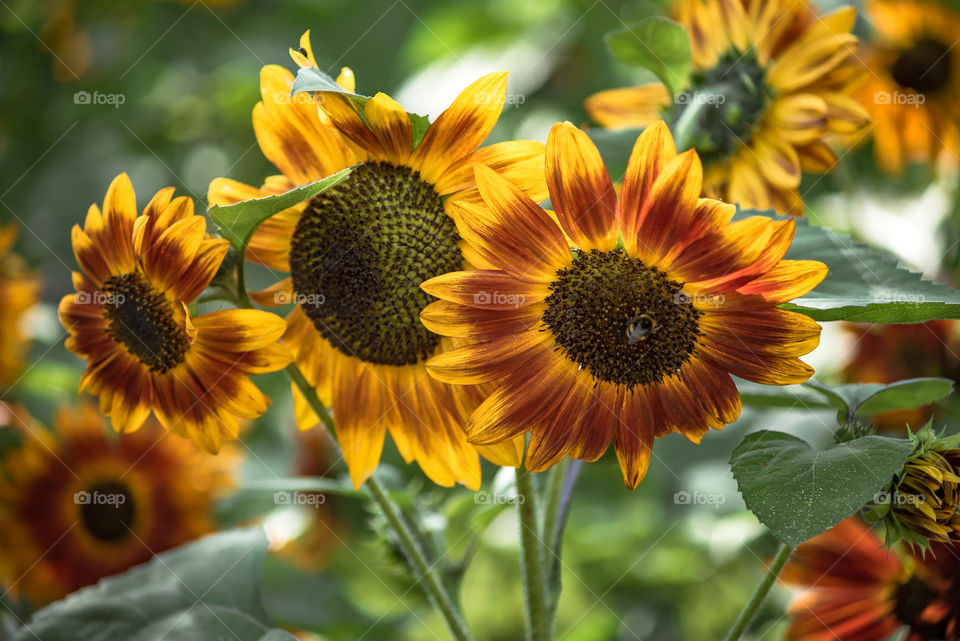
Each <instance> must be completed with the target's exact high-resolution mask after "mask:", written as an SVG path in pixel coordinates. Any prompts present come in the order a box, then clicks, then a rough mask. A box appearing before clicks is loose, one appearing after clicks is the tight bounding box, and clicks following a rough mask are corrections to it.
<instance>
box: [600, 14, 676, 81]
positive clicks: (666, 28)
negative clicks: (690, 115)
mask: <svg viewBox="0 0 960 641" xmlns="http://www.w3.org/2000/svg"><path fill="white" fill-rule="evenodd" d="M606 39H607V47H608V48H609V49H610V53H611V54H613V57H614V58H616V59H617V60H620V61H621V62H625V63H627V64H631V65H637V66H640V67H643V68H645V69H649V70H650V71H652V72H653V73H654V74H655V75H656V76H657V78H659V79H660V81H661V82H662V83H663V84H665V85H666V86H667V88H669V89H670V91H671V92H673V93H676V92H677V91H679V90H681V89H683V88H684V87H686V86H687V83H688V82H689V80H690V69H691V66H692V64H693V55H692V53H691V52H690V38H689V37H688V36H687V30H686V29H685V28H684V27H683V26H682V25H680V24H678V23H676V22H674V21H673V20H669V19H667V18H664V17H662V16H654V17H652V18H647V19H646V20H644V21H643V22H640V23H639V24H636V25H634V26H632V27H628V28H626V29H621V30H619V31H614V32H612V33H609V34H607V38H606Z"/></svg>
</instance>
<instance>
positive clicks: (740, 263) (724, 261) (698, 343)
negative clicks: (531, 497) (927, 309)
mask: <svg viewBox="0 0 960 641" xmlns="http://www.w3.org/2000/svg"><path fill="white" fill-rule="evenodd" d="M546 165H547V185H548V187H549V190H550V201H551V202H552V203H553V206H554V207H555V208H556V217H557V218H556V220H555V219H554V218H553V217H552V216H550V215H548V214H547V213H546V212H545V211H544V210H543V209H541V208H540V207H539V206H538V205H537V204H536V203H535V202H533V201H532V200H531V199H530V198H529V197H528V196H526V195H525V194H524V193H523V192H522V191H521V190H520V189H518V188H517V187H516V186H515V185H513V184H511V183H510V182H509V181H507V180H505V179H504V178H503V177H501V176H498V175H497V174H496V173H495V172H493V171H492V170H490V169H489V168H487V167H484V166H483V165H481V164H478V165H477V166H476V168H475V170H476V175H477V184H478V186H479V188H480V193H481V195H482V197H483V199H484V200H485V201H486V204H487V207H488V208H489V212H488V211H486V210H484V209H480V208H470V210H469V213H470V214H471V215H469V216H464V221H465V227H466V229H467V230H468V233H467V234H466V236H465V237H466V238H467V240H468V241H469V242H470V243H471V244H473V245H474V248H475V250H476V251H477V252H478V253H480V254H481V256H483V258H484V260H486V261H489V262H490V263H492V264H493V265H494V266H495V269H493V270H471V271H459V272H451V273H449V274H445V275H442V276H438V277H437V278H433V279H431V280H429V281H427V282H426V283H424V285H423V288H424V289H425V290H426V291H427V292H429V293H431V294H433V295H434V296H437V297H438V298H440V299H441V300H440V301H438V302H435V303H433V304H431V305H430V306H428V307H427V308H426V309H425V310H424V311H423V313H422V315H421V318H422V319H423V322H424V324H425V325H426V326H427V327H428V328H430V329H431V330H433V331H435V332H437V333H439V334H442V335H444V336H448V337H451V338H459V339H467V340H470V341H471V344H469V345H466V346H463V347H461V348H459V349H455V350H452V351H449V352H445V353H442V354H438V355H436V356H434V357H433V358H432V359H430V361H429V362H428V363H427V367H428V369H429V371H430V373H431V374H432V375H433V376H435V377H437V378H438V379H439V380H442V381H445V382H448V383H453V384H461V385H482V384H495V385H497V387H496V388H495V390H494V391H493V393H492V394H491V395H490V396H489V398H487V399H486V400H485V401H484V402H483V404H482V405H481V406H480V407H479V408H478V409H477V410H476V412H474V414H473V416H471V418H470V422H469V423H468V424H467V433H468V436H469V438H470V441H471V442H473V443H478V444H495V443H500V442H503V441H508V440H510V439H514V438H516V437H517V436H519V435H521V434H523V433H524V432H530V444H529V449H528V451H527V458H526V466H527V468H528V469H529V470H531V471H533V472H540V471H543V470H545V469H547V468H549V467H550V466H552V465H554V464H556V463H557V462H559V461H560V460H562V459H563V458H565V457H567V456H570V457H572V458H579V459H585V460H588V461H593V460H596V459H598V458H599V457H600V456H601V455H602V454H603V453H604V451H606V449H607V447H608V446H609V445H610V443H611V442H612V443H613V444H614V448H615V449H616V453H617V458H618V459H619V461H620V467H621V470H622V473H623V480H624V483H625V484H626V485H627V486H628V487H630V488H635V487H636V486H637V484H639V482H640V481H641V480H642V479H643V477H644V474H646V471H647V466H648V465H649V462H650V455H651V449H652V447H653V441H654V438H656V437H661V436H666V435H667V434H669V433H671V432H679V433H680V434H682V435H683V436H685V437H686V438H688V439H690V440H691V441H693V442H695V443H699V442H700V439H701V438H703V435H704V434H706V432H707V431H708V430H709V429H710V428H711V427H713V428H716V429H722V428H723V427H724V425H726V424H727V423H730V422H732V421H734V420H736V419H737V417H738V416H739V415H740V409H741V402H740V395H739V393H738V392H737V388H736V385H734V382H733V380H732V379H731V377H730V374H735V375H737V376H740V377H742V378H745V379H748V380H751V381H755V382H758V383H766V384H774V385H785V384H789V383H800V382H803V381H805V380H807V379H808V378H810V376H811V375H812V374H813V369H812V368H811V367H809V366H808V365H806V364H805V363H803V362H802V361H801V360H800V358H799V357H800V356H803V355H804V354H807V353H809V352H810V351H812V350H813V349H814V348H815V347H816V346H817V343H818V342H819V340H820V326H819V325H818V324H817V323H816V322H815V321H813V320H812V319H810V318H809V317H807V316H803V315H801V314H797V313H794V312H789V311H786V310H781V309H778V308H777V305H779V304H780V303H784V302H786V301H789V300H791V299H793V298H796V297H797V296H801V295H803V294H804V293H806V292H808V291H810V290H811V289H813V288H814V287H815V286H816V285H817V283H819V282H820V281H821V280H822V279H823V277H824V276H825V275H826V272H827V268H826V266H825V265H823V264H822V263H819V262H817V261H808V260H783V256H784V254H785V253H786V251H787V249H789V247H790V243H791V241H792V240H793V234H794V223H793V221H792V220H788V221H774V220H772V219H770V218H767V217H765V216H754V217H751V218H747V219H744V220H741V221H739V222H735V223H732V224H731V223H730V220H731V218H732V217H733V215H734V211H735V208H734V207H733V205H728V204H726V203H723V202H720V201H716V200H710V199H704V198H698V196H699V194H700V191H701V185H700V181H701V176H702V169H701V165H700V160H699V159H698V158H697V154H696V152H695V151H693V150H689V151H687V152H684V153H682V154H677V152H676V148H675V146H674V142H673V138H672V137H671V136H670V132H669V130H668V129H667V127H666V125H665V124H664V123H662V122H659V123H656V124H654V125H651V126H650V127H648V128H647V129H646V130H645V131H644V132H643V134H641V136H640V138H638V139H637V142H636V145H635V146H634V148H633V152H632V153H631V155H630V161H629V164H628V165H627V173H626V177H625V178H624V181H623V188H622V190H621V192H620V196H619V198H618V197H617V195H616V194H615V193H614V190H613V185H612V183H611V181H610V177H609V175H608V174H607V170H606V168H605V167H604V165H603V161H602V159H601V158H600V154H599V152H598V151H597V148H596V147H595V146H594V145H593V143H592V142H591V141H590V138H589V137H588V136H587V135H586V134H585V133H584V132H582V131H580V130H579V129H577V128H576V127H574V126H573V125H571V124H570V123H569V122H567V123H562V124H561V123H557V124H556V125H554V126H553V128H552V129H551V130H550V135H549V137H548V139H547V157H546ZM558 221H559V224H558ZM567 238H569V239H571V240H573V242H574V243H575V244H576V246H577V249H575V250H574V251H573V252H571V251H570V249H569V244H568V240H567Z"/></svg>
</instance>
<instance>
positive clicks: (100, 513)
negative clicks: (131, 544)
mask: <svg viewBox="0 0 960 641" xmlns="http://www.w3.org/2000/svg"><path fill="white" fill-rule="evenodd" d="M74 498H75V500H76V502H77V503H78V504H79V505H80V518H81V520H82V522H83V526H84V527H85V528H86V529H87V532H89V533H90V534H91V535H93V537H94V538H97V539H100V540H101V541H111V542H112V541H119V540H120V539H122V538H125V537H127V536H129V535H130V529H131V528H132V527H133V519H134V516H135V514H136V508H135V506H134V504H133V494H132V493H131V492H130V489H129V488H128V487H127V486H126V485H124V484H123V483H120V482H119V481H106V482H104V483H98V484H97V485H95V486H93V487H92V488H90V489H89V490H87V491H85V492H78V493H77V495H76V496H75V497H74Z"/></svg>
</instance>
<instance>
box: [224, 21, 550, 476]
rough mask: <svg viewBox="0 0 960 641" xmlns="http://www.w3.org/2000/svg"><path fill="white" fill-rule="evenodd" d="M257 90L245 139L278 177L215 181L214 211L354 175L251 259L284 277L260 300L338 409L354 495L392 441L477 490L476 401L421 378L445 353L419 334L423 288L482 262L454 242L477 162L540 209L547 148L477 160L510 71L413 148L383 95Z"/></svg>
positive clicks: (268, 71)
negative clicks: (273, 309)
mask: <svg viewBox="0 0 960 641" xmlns="http://www.w3.org/2000/svg"><path fill="white" fill-rule="evenodd" d="M292 55H293V58H294V60H295V61H296V62H298V64H300V65H302V66H315V65H316V62H315V60H314V58H313V53H312V51H311V49H310V43H309V38H308V34H304V37H303V38H302V40H301V50H300V51H299V52H292ZM260 82H261V93H262V95H263V102H260V103H258V104H257V105H256V107H255V108H254V110H253V122H254V129H255V130H256V133H257V140H258V142H259V143H260V147H261V149H262V150H263V152H264V154H265V155H266V156H267V158H269V159H270V160H271V161H273V163H274V164H275V165H276V166H277V167H279V168H280V170H281V171H283V173H284V176H280V177H271V178H268V179H267V181H266V184H265V185H264V186H263V187H262V188H261V189H256V188H254V187H249V186H247V185H243V184H241V183H237V182H234V181H230V180H226V179H218V180H215V181H214V182H213V183H212V184H211V186H210V193H209V199H210V202H211V203H214V204H227V203H232V202H236V201H238V200H245V199H248V198H256V197H261V196H264V195H267V194H269V193H276V192H279V191H285V190H287V189H290V188H292V187H294V186H296V185H299V184H303V183H306V182H310V181H313V180H317V179H319V178H322V177H324V176H327V175H329V174H331V173H333V172H335V171H337V170H339V169H342V168H344V167H348V166H350V165H358V166H357V168H356V169H355V170H354V171H353V173H352V174H351V175H350V177H349V178H348V179H347V180H346V181H345V182H343V183H341V184H340V185H338V186H337V187H335V188H333V189H331V190H330V191H327V192H325V193H324V194H322V195H320V196H317V197H316V198H314V199H312V200H310V201H309V202H306V203H302V204H301V205H299V206H297V207H295V208H292V209H289V210H286V211H284V212H281V213H279V214H277V215H276V216H274V217H273V218H271V219H270V220H268V221H267V222H266V223H265V224H264V225H263V226H261V227H260V228H259V230H258V231H257V233H256V234H255V235H254V238H253V242H252V243H251V245H250V252H249V254H248V258H249V259H251V260H254V261H257V262H260V263H262V264H264V265H266V266H268V267H270V268H272V269H275V270H278V271H284V272H290V277H289V278H287V279H285V280H283V281H281V282H280V283H279V284H278V285H277V286H276V287H274V288H271V289H270V290H269V291H268V292H266V293H265V294H261V295H259V296H257V297H256V300H258V301H259V302H261V303H263V304H276V303H281V304H283V303H289V302H294V303H296V307H294V309H293V311H292V312H291V313H290V315H289V316H288V317H287V325H288V329H287V333H286V334H285V335H284V342H285V343H286V344H288V345H290V347H291V349H292V350H293V352H294V355H295V359H296V362H297V364H298V365H299V366H300V368H301V369H302V370H303V372H304V375H305V376H306V378H307V380H308V381H309V382H310V384H311V385H313V386H315V387H316V389H317V392H318V394H319V395H320V398H321V399H322V400H323V401H324V402H325V403H327V404H328V405H329V406H330V407H331V408H332V410H333V413H334V416H335V418H336V421H337V437H338V439H339V441H340V446H341V448H342V449H343V454H344V459H345V460H346V462H347V465H348V466H349V468H350V476H351V478H352V479H353V482H354V484H355V485H357V486H359V485H360V484H361V483H363V481H364V480H365V479H367V478H368V477H369V476H370V474H372V473H373V471H374V469H375V468H376V466H377V463H378V462H379V460H380V454H381V450H382V448H383V442H384V437H385V433H386V431H388V430H389V432H390V434H391V435H392V436H393V440H394V442H395V443H396V444H397V448H398V449H399V450H400V453H401V455H402V456H403V457H404V459H405V460H406V461H408V462H409V461H412V460H416V461H417V462H418V463H419V464H420V467H421V468H422V469H423V471H424V472H425V473H426V475H427V476H429V477H430V478H431V479H432V480H433V481H434V482H436V483H438V484H440V485H447V486H449V485H453V484H454V483H463V484H464V485H467V486H468V487H471V488H474V489H476V488H477V487H479V485H480V462H479V458H478V456H477V448H475V447H474V446H472V445H470V444H468V443H467V440H466V437H465V435H464V432H463V425H464V423H465V422H466V419H467V417H468V416H469V414H470V412H471V411H472V410H473V409H474V408H475V407H477V405H478V404H479V403H480V401H481V400H482V394H481V393H480V392H481V391H480V390H474V389H463V388H459V387H458V386H452V385H448V384H446V383H442V382H440V381H438V380H436V379H433V378H431V377H430V376H428V375H427V371H426V365H425V363H426V361H427V359H428V358H429V357H431V356H433V355H435V354H440V353H443V352H445V351H447V350H449V349H450V348H451V347H453V345H454V341H452V340H450V339H447V338H442V337H440V336H438V335H436V334H434V333H432V332H430V331H429V330H427V329H426V328H424V327H423V326H422V325H421V323H420V319H419V314H420V311H421V310H422V309H423V308H424V307H425V306H426V305H427V304H428V303H429V302H431V301H432V300H434V299H433V297H431V296H429V295H428V294H426V293H424V292H423V291H421V290H420V284H421V283H422V282H423V281H425V280H427V279H429V278H432V277H434V276H438V275H440V274H443V273H446V272H448V271H456V270H459V269H463V268H464V266H465V265H466V264H467V263H466V262H465V261H470V263H471V264H477V263H478V261H480V260H481V259H480V258H479V257H478V256H475V255H472V254H471V253H470V251H469V248H468V247H465V246H464V244H463V243H462V240H461V233H462V231H461V229H460V225H459V222H458V220H457V212H458V211H459V208H460V207H461V206H463V205H466V204H470V203H474V204H475V203H478V202H480V196H479V194H478V192H477V190H476V185H475V183H474V177H473V164H474V163H476V162H483V163H485V164H488V165H490V166H491V167H493V168H494V169H495V170H496V171H498V172H499V173H500V174H501V175H503V176H504V177H506V178H507V179H509V180H511V181H513V182H515V183H517V184H518V185H520V187H521V189H523V190H524V192H525V193H526V194H528V195H529V196H530V197H532V198H533V199H534V200H542V199H543V198H545V197H546V187H545V185H544V181H543V145H542V144H541V143H537V142H532V141H511V142H502V143H498V144H494V145H490V146H488V147H484V148H480V149H478V146H479V145H480V144H481V143H482V142H483V141H484V139H485V138H486V137H487V135H488V134H489V133H490V131H491V130H492V129H493V126H494V125H495V124H496V122H497V119H498V117H499V115H500V111H501V110H502V107H503V104H504V102H505V97H506V93H505V92H506V73H494V74H490V75H488V76H484V77H483V78H480V79H479V80H477V81H476V82H474V83H473V84H471V85H470V86H469V87H467V88H466V89H465V90H464V91H463V92H462V93H461V94H460V95H459V96H458V97H457V98H456V100H454V102H453V104H452V105H451V106H450V107H449V108H447V110H446V111H444V112H443V113H442V114H440V116H438V117H437V119H436V121H435V122H433V123H432V124H431V125H430V126H429V128H428V129H427V130H426V133H424V135H423V138H422V140H421V141H420V142H419V144H417V145H416V147H415V148H414V146H413V128H412V126H411V120H410V117H409V116H408V115H407V113H406V112H405V111H404V110H403V108H402V107H401V106H400V105H399V104H397V103H396V102H395V101H393V100H392V99H391V98H389V97H388V96H387V95H385V94H383V93H378V94H377V95H375V96H374V97H372V98H370V99H369V100H368V101H366V103H365V104H364V106H363V113H362V114H361V113H360V111H358V110H357V108H356V107H355V106H354V103H353V102H352V101H351V100H349V99H347V98H346V97H345V96H343V95H342V94H337V93H324V94H320V95H318V96H309V95H305V94H297V95H296V96H293V97H292V98H291V97H290V95H289V94H290V89H291V85H292V82H293V76H292V75H291V74H290V73H289V72H288V71H286V70H285V69H283V68H281V67H277V66H267V67H264V69H263V70H262V71H261V74H260ZM339 82H340V84H341V86H343V87H345V88H346V89H348V90H352V89H353V75H352V74H350V73H347V72H346V71H345V72H344V73H343V74H341V76H340V79H339ZM318 103H319V105H320V107H321V112H320V115H319V117H318V113H317V106H318ZM294 397H295V399H297V400H298V408H299V409H298V415H299V416H300V418H301V419H302V422H301V427H311V426H312V425H313V424H315V423H316V417H313V416H312V413H311V412H310V411H309V410H308V409H307V408H306V407H305V405H304V404H303V403H302V399H300V397H299V394H298V392H297V391H296V390H294ZM480 451H481V453H483V454H484V455H485V456H487V458H489V459H491V460H492V461H494V462H496V463H498V464H502V465H509V464H516V463H517V461H518V456H519V451H518V446H517V445H514V444H506V445H502V446H491V447H484V448H480Z"/></svg>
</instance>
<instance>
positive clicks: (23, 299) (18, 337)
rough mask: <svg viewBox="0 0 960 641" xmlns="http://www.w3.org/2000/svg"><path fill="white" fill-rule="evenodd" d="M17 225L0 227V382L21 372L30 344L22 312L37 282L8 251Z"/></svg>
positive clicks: (30, 304)
mask: <svg viewBox="0 0 960 641" xmlns="http://www.w3.org/2000/svg"><path fill="white" fill-rule="evenodd" d="M16 239H17V228H16V227H15V226H14V225H12V224H10V225H7V226H6V227H0V385H11V384H13V383H14V382H15V381H16V380H17V377H18V376H19V375H20V373H21V372H22V371H23V366H24V358H25V357H26V355H27V350H28V349H29V347H30V343H29V341H28V340H27V337H26V335H25V332H24V322H23V321H24V314H25V313H26V312H27V311H28V310H29V309H30V308H31V307H33V305H34V304H35V303H36V302H37V298H38V296H39V293H40V282H39V281H38V280H36V279H35V278H34V277H33V276H32V275H31V274H29V273H27V271H26V270H25V269H24V268H23V265H22V261H21V260H20V257H19V256H16V255H14V254H11V253H10V249H11V248H12V247H13V244H14V242H16Z"/></svg>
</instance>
